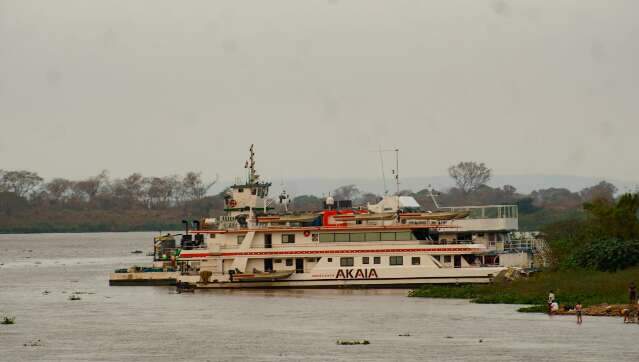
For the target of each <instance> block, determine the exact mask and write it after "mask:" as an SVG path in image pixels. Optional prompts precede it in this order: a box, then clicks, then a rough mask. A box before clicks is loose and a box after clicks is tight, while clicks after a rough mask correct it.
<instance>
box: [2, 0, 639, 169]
mask: <svg viewBox="0 0 639 362" xmlns="http://www.w3.org/2000/svg"><path fill="white" fill-rule="evenodd" d="M638 14H639V1H636V0H628V1H616V0H610V1H604V0H591V1H587V0H573V1H557V0H552V1H551V0H545V1H541V0H534V1H533V0H531V1H510V0H485V1H484V0H468V1H455V0H442V1H422V0H414V1H401V0H400V1H398V0H393V1H389V0H386V1H373V0H359V1H354V0H329V1H326V0H324V1H310V0H304V1H300V0H290V1H278V0H269V1H263V0H256V1H237V0H233V1H211V0H206V1H181V2H178V1H159V0H154V1H134V0H126V1H106V0H104V1H87V0H77V1H67V0H56V1H46V0H42V1H26V0H16V1H9V0H0V125H1V129H0V169H29V170H33V171H37V172H39V173H40V174H41V175H43V176H44V177H47V178H50V177H54V176H63V177H68V178H80V177H85V176H90V175H95V174H97V173H98V172H99V171H100V170H102V169H108V170H109V171H110V173H111V175H112V176H113V177H121V176H125V175H127V174H130V173H132V172H136V171H138V172H142V173H144V174H145V175H168V174H173V173H183V172H185V171H187V170H201V171H203V172H204V174H205V175H206V176H207V177H214V175H215V174H216V173H219V174H220V176H221V177H222V178H225V179H231V178H233V177H234V176H239V175H241V174H242V172H243V168H242V167H243V165H244V160H245V159H246V157H247V155H246V151H247V148H248V146H249V145H250V144H251V143H255V144H256V149H257V152H258V155H257V157H258V160H257V161H258V169H259V171H260V172H261V173H262V174H263V175H265V176H267V177H268V178H271V179H273V180H274V181H276V180H277V181H278V182H279V180H280V179H285V178H298V177H316V176H320V177H331V178H333V177H335V178H336V177H370V178H373V177H378V175H379V173H380V171H379V158H378V156H377V155H376V154H375V153H373V152H371V151H374V150H376V149H377V148H378V147H379V146H380V145H381V146H382V147H384V148H395V147H399V148H400V149H401V158H400V161H401V164H400V171H401V173H402V175H404V176H434V175H443V174H446V169H447V167H448V166H449V165H450V164H452V163H456V162H459V161H462V160H475V161H481V162H485V163H486V164H487V165H488V166H489V167H491V168H492V169H494V172H495V173H497V174H568V175H581V176H594V177H609V178H611V179H620V180H639V167H637V166H638V163H637V161H639V153H638V151H639V142H637V135H638V134H639V132H638V131H639V70H638V69H639V67H638V64H639V21H638V18H637V16H638ZM391 156H392V155H390V154H388V155H387V160H386V162H387V166H389V167H388V168H390V163H391V159H392V158H391Z"/></svg>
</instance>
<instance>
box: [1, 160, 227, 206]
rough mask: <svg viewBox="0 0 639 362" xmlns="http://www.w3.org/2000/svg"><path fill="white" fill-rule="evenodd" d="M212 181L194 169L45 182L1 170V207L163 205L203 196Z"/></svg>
mask: <svg viewBox="0 0 639 362" xmlns="http://www.w3.org/2000/svg"><path fill="white" fill-rule="evenodd" d="M215 182H216V181H212V182H209V181H204V180H203V179H202V174H201V173H197V172H188V173H186V174H185V175H184V176H178V175H171V176H164V177H145V176H143V175H142V174H140V173H133V174H131V175H129V176H127V177H125V178H118V179H110V178H109V176H108V173H107V171H102V172H101V173H100V174H98V175H96V176H92V177H89V178H86V179H82V180H68V179H65V178H54V179H52V180H50V181H48V182H45V181H44V179H43V178H42V177H40V176H39V175H38V174H37V173H35V172H31V171H25V170H15V171H5V170H0V211H5V212H7V211H8V212H11V211H12V210H14V209H24V208H28V207H45V208H70V209H74V208H75V209H82V208H87V207H91V208H98V209H107V210H108V209H134V208H147V209H166V208H170V207H176V206H181V205H184V204H186V203H189V202H193V201H197V200H201V199H203V198H204V197H205V196H206V193H207V192H208V190H209V189H210V188H211V187H212V186H213V185H214V184H215Z"/></svg>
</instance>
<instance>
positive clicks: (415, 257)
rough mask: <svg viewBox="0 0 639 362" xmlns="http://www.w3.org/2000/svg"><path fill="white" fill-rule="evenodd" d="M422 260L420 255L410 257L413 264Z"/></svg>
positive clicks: (417, 263)
mask: <svg viewBox="0 0 639 362" xmlns="http://www.w3.org/2000/svg"><path fill="white" fill-rule="evenodd" d="M420 262H421V260H420V258H419V257H418V256H414V257H412V258H410V263H411V264H412V265H419V264H420Z"/></svg>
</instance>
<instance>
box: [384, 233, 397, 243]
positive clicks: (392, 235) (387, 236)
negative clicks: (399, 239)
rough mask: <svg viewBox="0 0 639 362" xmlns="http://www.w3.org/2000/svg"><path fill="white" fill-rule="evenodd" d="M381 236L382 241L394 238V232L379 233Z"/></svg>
mask: <svg viewBox="0 0 639 362" xmlns="http://www.w3.org/2000/svg"><path fill="white" fill-rule="evenodd" d="M381 234H382V235H381V238H382V240H384V241H390V240H395V233H381Z"/></svg>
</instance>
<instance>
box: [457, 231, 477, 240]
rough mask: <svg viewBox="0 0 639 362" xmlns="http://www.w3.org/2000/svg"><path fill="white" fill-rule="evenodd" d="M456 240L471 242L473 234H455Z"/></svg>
mask: <svg viewBox="0 0 639 362" xmlns="http://www.w3.org/2000/svg"><path fill="white" fill-rule="evenodd" d="M457 240H458V241H472V240H473V234H471V233H459V234H457Z"/></svg>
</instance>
